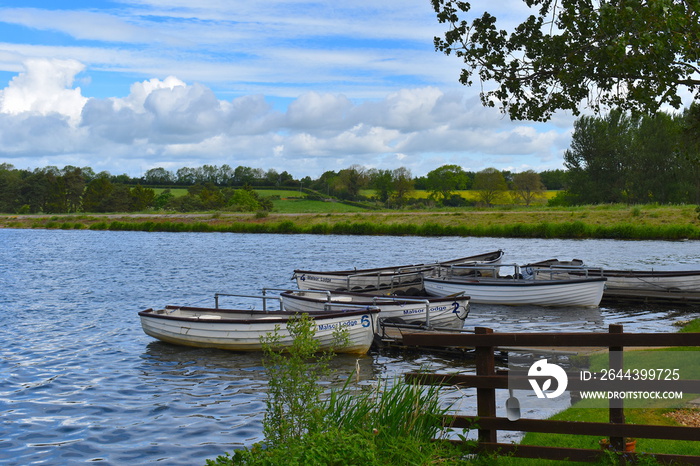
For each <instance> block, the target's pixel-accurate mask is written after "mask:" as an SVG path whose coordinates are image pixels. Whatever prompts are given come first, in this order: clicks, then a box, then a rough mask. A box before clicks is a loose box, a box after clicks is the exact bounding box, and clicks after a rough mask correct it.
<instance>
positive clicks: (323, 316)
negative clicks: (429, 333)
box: [138, 306, 379, 325]
mask: <svg viewBox="0 0 700 466" xmlns="http://www.w3.org/2000/svg"><path fill="white" fill-rule="evenodd" d="M168 309H172V310H178V309H182V310H185V311H201V312H203V313H207V314H209V315H211V314H214V315H221V314H222V313H223V314H227V313H230V314H247V315H252V316H256V317H258V316H273V317H277V318H271V319H264V320H263V319H259V318H255V317H250V318H245V319H240V318H239V319H226V318H223V317H222V318H221V319H206V318H205V319H202V318H201V317H200V316H196V317H195V316H192V317H184V316H173V315H167V314H156V312H157V311H163V310H168ZM367 313H370V314H377V313H379V309H376V308H368V309H359V310H351V311H336V312H326V311H309V312H303V313H300V312H289V311H262V310H259V309H254V310H249V309H216V308H207V307H190V306H165V308H163V309H153V308H149V309H146V310H144V311H140V312H139V313H138V314H139V316H140V317H147V318H155V319H163V320H173V321H181V322H199V323H207V324H215V325H216V324H256V323H265V324H286V323H287V322H289V319H290V318H292V317H293V316H295V315H297V314H308V315H310V316H311V317H312V318H313V320H314V321H315V322H316V321H325V320H330V319H339V318H343V317H356V316H361V315H364V314H367Z"/></svg>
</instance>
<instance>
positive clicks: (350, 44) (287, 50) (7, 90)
mask: <svg viewBox="0 0 700 466" xmlns="http://www.w3.org/2000/svg"><path fill="white" fill-rule="evenodd" d="M472 6H473V8H474V10H475V11H476V10H478V9H479V8H482V9H483V8H488V9H489V11H490V12H492V13H494V14H495V15H496V16H497V17H499V19H501V18H502V19H504V20H505V21H518V20H521V19H522V18H523V17H524V15H525V14H527V11H525V7H524V6H523V3H522V2H520V1H517V0H510V1H505V2H472ZM510 15H512V16H510ZM442 32H443V26H442V25H440V24H439V23H438V22H437V20H436V18H435V13H434V12H433V11H432V7H431V4H430V1H429V0H384V1H382V2H376V1H365V0H356V1H353V2H348V4H345V3H344V2H335V1H325V0H323V1H320V0H319V1H315V0H309V1H296V0H268V1H264V2H263V1H251V0H246V1H231V0H198V1H197V2H193V1H191V0H188V1H185V0H167V1H166V0H125V1H114V2H106V1H89V2H88V1H77V0H66V1H64V2H60V3H59V2H53V1H52V2H48V1H44V2H42V1H31V0H25V1H22V2H20V1H2V2H0V163H3V162H4V163H10V164H12V165H14V166H15V167H17V168H37V167H44V166H47V165H56V166H58V167H63V166H65V165H74V166H81V167H84V166H90V167H92V168H93V169H95V170H96V171H98V172H99V171H102V170H107V171H109V172H110V173H112V174H121V173H127V174H129V175H131V176H141V175H142V174H143V173H144V172H145V171H146V170H148V169H150V168H154V167H164V168H167V169H170V170H177V169H178V168H181V167H185V166H188V167H196V166H201V165H204V164H210V165H223V164H228V165H230V166H232V167H236V166H238V165H244V166H250V167H253V168H262V169H264V170H267V169H275V170H277V171H279V172H281V171H285V170H286V171H288V172H289V173H291V174H292V175H293V176H294V177H296V178H302V177H304V176H311V177H318V176H320V175H321V174H322V173H323V172H324V171H326V170H340V169H342V168H347V167H349V166H351V165H353V164H359V165H362V166H365V167H367V168H382V169H387V168H388V169H394V168H398V167H406V168H408V169H409V170H411V173H412V174H413V175H414V176H422V175H425V174H426V173H427V172H429V171H430V170H433V169H435V168H437V167H439V166H441V165H444V164H448V163H449V164H457V165H460V166H462V167H463V168H464V169H465V170H470V171H479V170H482V169H484V168H487V167H496V168H499V169H508V170H511V171H523V170H527V169H534V170H537V171H541V170H546V169H555V168H562V156H563V152H564V151H565V150H566V148H567V147H568V145H569V142H570V134H571V131H572V128H573V122H574V120H575V119H574V118H573V117H572V116H571V115H567V114H561V115H557V116H556V117H555V118H554V119H553V120H552V121H551V122H549V123H547V124H541V123H528V122H512V121H510V120H509V119H508V117H506V116H503V115H501V114H500V113H499V112H498V110H495V109H485V108H483V107H482V106H481V104H480V102H479V97H478V95H479V91H480V87H479V86H475V87H474V88H466V87H464V86H461V85H460V84H459V83H458V76H459V70H460V65H461V63H460V62H459V60H458V59H457V58H455V57H447V56H445V55H442V54H440V53H437V52H435V51H434V48H433V37H434V36H435V35H440V34H441V33H442ZM486 86H488V84H486Z"/></svg>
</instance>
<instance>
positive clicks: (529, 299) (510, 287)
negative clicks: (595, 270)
mask: <svg viewBox="0 0 700 466" xmlns="http://www.w3.org/2000/svg"><path fill="white" fill-rule="evenodd" d="M605 282H606V279H605V278H601V277H598V278H580V279H572V280H540V279H526V278H518V277H516V278H504V277H499V278H481V277H452V278H446V277H442V278H425V279H424V280H423V285H424V286H425V291H426V293H428V294H429V295H432V296H447V295H450V294H454V293H464V294H468V295H469V296H471V302H472V303H475V304H505V305H513V306H521V305H537V306H586V307H595V306H598V305H599V304H600V301H601V299H602V297H603V290H604V288H605Z"/></svg>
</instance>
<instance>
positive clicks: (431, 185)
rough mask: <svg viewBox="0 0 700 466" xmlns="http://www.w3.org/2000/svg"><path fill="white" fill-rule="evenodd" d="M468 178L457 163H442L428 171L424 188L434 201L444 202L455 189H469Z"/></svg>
mask: <svg viewBox="0 0 700 466" xmlns="http://www.w3.org/2000/svg"><path fill="white" fill-rule="evenodd" d="M469 184H470V179H469V176H468V175H467V173H466V172H465V171H464V170H463V169H462V167H460V166H459V165H443V166H441V167H438V168H436V169H435V170H432V171H430V172H428V174H427V175H426V182H425V185H426V189H427V190H428V191H430V197H431V198H432V199H434V200H435V201H436V202H439V203H441V204H444V203H445V201H446V200H448V199H449V198H451V197H452V194H453V193H454V192H455V191H458V190H460V189H469Z"/></svg>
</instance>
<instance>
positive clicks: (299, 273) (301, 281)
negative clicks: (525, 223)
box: [292, 250, 504, 293]
mask: <svg viewBox="0 0 700 466" xmlns="http://www.w3.org/2000/svg"><path fill="white" fill-rule="evenodd" d="M503 254H504V253H503V251H501V250H498V251H493V252H488V253H484V254H478V255H475V256H469V257H462V258H460V259H452V260H448V261H441V262H434V263H424V264H413V265H401V266H395V267H379V268H374V269H351V270H336V271H327V272H326V271H312V270H301V269H297V270H294V275H293V276H292V279H296V282H297V287H298V288H299V289H300V290H329V291H376V290H391V291H397V290H400V291H407V290H410V289H411V288H415V292H416V293H419V292H420V291H421V288H422V287H421V280H422V278H423V276H426V275H442V274H443V273H445V272H446V271H447V270H449V269H450V268H452V267H456V266H459V267H463V266H479V265H485V266H488V267H487V268H484V269H479V268H473V269H469V270H467V271H465V270H464V269H457V270H461V272H455V273H462V272H463V273H468V274H475V273H481V274H482V275H487V274H489V273H492V270H493V266H496V265H498V264H499V263H500V262H501V259H502V258H503Z"/></svg>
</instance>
